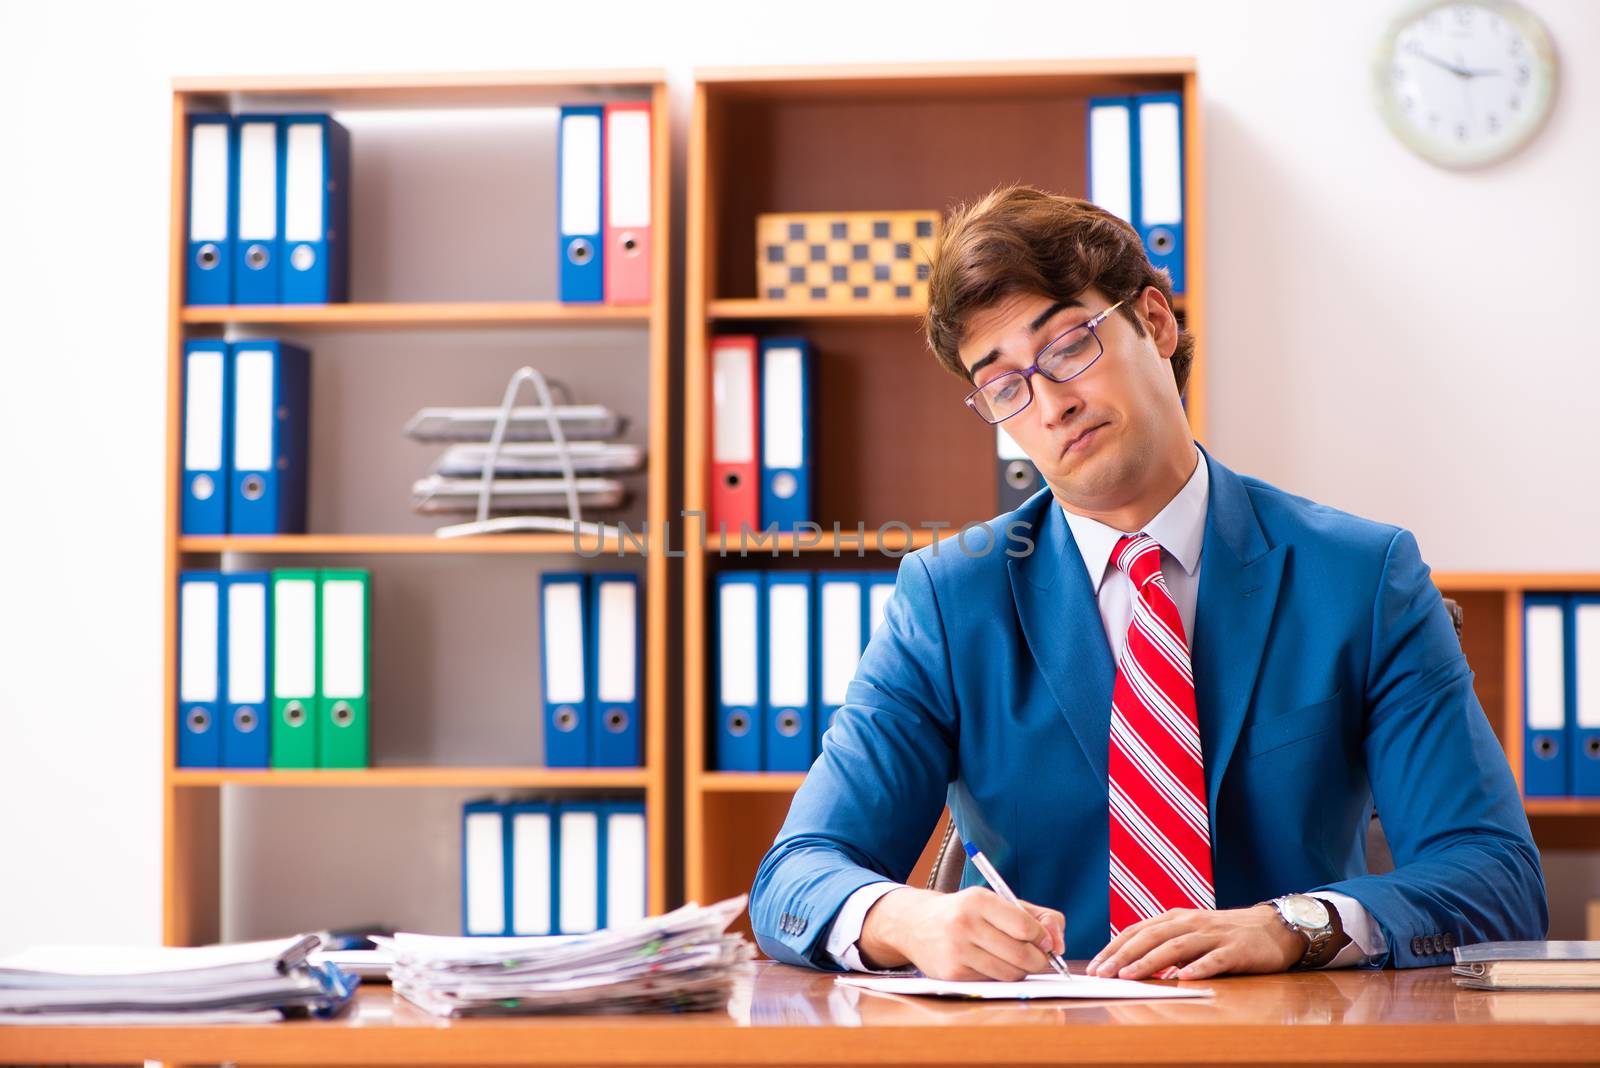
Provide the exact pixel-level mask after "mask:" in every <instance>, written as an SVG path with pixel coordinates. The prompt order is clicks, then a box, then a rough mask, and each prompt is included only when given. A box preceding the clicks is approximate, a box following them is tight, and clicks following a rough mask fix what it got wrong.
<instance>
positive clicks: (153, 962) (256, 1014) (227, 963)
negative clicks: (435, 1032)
mask: <svg viewBox="0 0 1600 1068" xmlns="http://www.w3.org/2000/svg"><path fill="white" fill-rule="evenodd" d="M317 944H318V939H317V937H316V936H315V935H303V936H300V937H298V938H287V939H279V940H276V941H270V942H245V943H239V944H236V945H221V946H197V947H193V948H188V947H177V948H174V947H167V948H155V949H141V948H129V947H108V946H67V947H43V948H38V949H30V950H24V951H23V952H21V953H18V954H16V955H14V956H11V957H6V958H4V959H0V1023H46V1024H57V1025H60V1024H78V1023H113V1022H127V1021H135V1022H148V1023H156V1022H169V1021H181V1022H186V1023H200V1022H215V1021H233V1020H239V1021H246V1020H248V1021H257V1020H278V1019H283V1018H284V1017H286V1016H305V1015H315V1016H323V1017H326V1016H333V1015H336V1014H337V1013H339V1012H340V1010H342V1009H343V1008H344V1007H345V1006H346V1005H348V1004H349V1003H350V997H351V994H352V993H353V992H354V990H355V988H356V984H357V983H358V982H359V980H357V979H356V978H355V977H354V976H351V975H347V974H345V973H344V972H342V971H340V970H339V969H338V968H337V967H334V966H333V965H329V964H324V965H320V966H319V965H313V964H312V963H311V962H310V961H309V960H308V957H309V955H310V953H311V951H312V950H314V949H316V948H317Z"/></svg>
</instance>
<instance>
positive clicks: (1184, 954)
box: [1088, 905, 1306, 979]
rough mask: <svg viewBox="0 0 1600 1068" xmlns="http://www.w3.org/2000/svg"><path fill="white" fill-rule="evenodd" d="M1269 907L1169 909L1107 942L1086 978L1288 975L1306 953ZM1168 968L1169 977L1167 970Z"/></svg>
mask: <svg viewBox="0 0 1600 1068" xmlns="http://www.w3.org/2000/svg"><path fill="white" fill-rule="evenodd" d="M1305 950H1306V939H1305V936H1304V935H1301V934H1297V933H1296V932H1294V931H1291V930H1290V929H1289V927H1288V925H1287V924H1285V923H1284V922H1283V920H1282V919H1280V918H1279V917H1278V910H1277V909H1275V908H1273V907H1272V906H1271V905H1252V906H1251V907H1250V908H1247V909H1223V910H1220V911H1218V910H1215V909H1168V910H1167V911H1166V912H1163V913H1162V914H1161V915H1159V916H1152V917H1150V919H1148V920H1140V921H1139V922H1138V923H1136V924H1133V925H1132V926H1131V927H1127V928H1125V929H1123V931H1122V933H1121V934H1119V935H1117V937H1115V938H1113V939H1112V940H1111V941H1110V942H1108V943H1106V948H1104V949H1102V950H1101V951H1100V952H1099V953H1096V954H1095V956H1094V959H1093V960H1091V961H1090V962H1089V969H1088V970H1089V974H1090V975H1097V976H1104V977H1114V978H1117V979H1145V978H1148V977H1150V976H1152V975H1157V974H1158V973H1163V972H1167V973H1168V974H1165V975H1161V976H1160V977H1161V978H1169V977H1171V978H1178V979H1205V978H1207V977H1209V976H1213V975H1223V974H1226V973H1228V972H1241V973H1244V972H1283V971H1288V970H1289V968H1291V967H1292V966H1293V965H1294V964H1296V963H1297V962H1298V961H1299V960H1300V957H1301V956H1302V955H1303V954H1304V953H1305ZM1169 969H1170V972H1169V971H1168V970H1169Z"/></svg>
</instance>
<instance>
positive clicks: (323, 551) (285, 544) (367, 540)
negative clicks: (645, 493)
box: [178, 534, 640, 559]
mask: <svg viewBox="0 0 1600 1068" xmlns="http://www.w3.org/2000/svg"><path fill="white" fill-rule="evenodd" d="M580 545H581V549H580ZM620 548H621V550H622V552H623V554H624V555H632V556H638V555H640V554H639V552H638V551H637V549H636V548H635V547H634V546H633V545H632V544H631V543H629V542H627V541H623V542H622V543H621V544H620ZM618 549H619V544H618V541H617V539H615V538H607V539H606V540H605V541H604V542H602V543H599V544H598V545H597V543H596V542H595V541H594V540H592V539H590V538H589V537H588V536H585V539H584V540H583V541H582V542H581V543H574V541H573V539H572V536H571V535H570V534H505V535H494V534H483V535H476V536H473V537H465V538H438V537H434V536H433V535H432V534H282V535H273V536H261V537H255V536H249V535H240V536H236V537H215V538H212V537H185V538H180V539H179V541H178V551H179V552H182V553H196V554H199V553H259V554H263V555H275V554H283V555H296V554H319V555H335V554H363V555H365V554H384V553H396V554H445V555H450V554H454V555H469V554H493V553H527V554H552V555H563V554H565V555H578V554H579V553H580V551H581V553H583V554H586V555H589V556H595V555H599V556H602V557H604V558H606V559H612V558H615V557H616V556H617V552H618ZM597 550H598V553H597Z"/></svg>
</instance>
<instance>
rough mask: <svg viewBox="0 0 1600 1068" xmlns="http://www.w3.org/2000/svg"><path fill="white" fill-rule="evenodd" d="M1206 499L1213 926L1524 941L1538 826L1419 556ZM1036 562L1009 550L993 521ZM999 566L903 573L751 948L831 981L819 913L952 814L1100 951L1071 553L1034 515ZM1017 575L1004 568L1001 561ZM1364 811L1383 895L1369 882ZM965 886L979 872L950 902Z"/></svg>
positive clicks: (1097, 642) (767, 864) (754, 903)
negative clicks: (1315, 902) (1365, 922)
mask: <svg viewBox="0 0 1600 1068" xmlns="http://www.w3.org/2000/svg"><path fill="white" fill-rule="evenodd" d="M1206 456H1207V460H1208V461H1209V466H1210V479H1211V492H1210V501H1209V507H1208V510H1207V514H1206V522H1205V540H1204V545H1203V549H1202V553H1201V562H1200V589H1199V600H1198V604H1197V607H1196V613H1195V628H1194V629H1195V633H1194V635H1193V650H1192V660H1193V667H1194V678H1195V699H1196V704H1197V706H1198V710H1199V716H1200V738H1201V747H1202V751H1203V755H1204V762H1205V779H1206V792H1207V802H1208V809H1209V814H1210V820H1211V843H1212V859H1213V872H1214V880H1215V885H1216V895H1217V907H1218V908H1239V907H1244V906H1248V905H1253V904H1255V903H1257V902H1260V901H1263V900H1265V899H1267V898H1270V897H1274V896H1276V895H1278V894H1285V893H1292V892H1308V891H1314V890H1334V891H1338V892H1340V893H1344V894H1348V895H1349V896H1351V897H1353V898H1355V899H1356V900H1357V901H1359V902H1361V904H1362V905H1364V906H1365V907H1366V908H1367V910H1368V911H1369V912H1370V913H1371V914H1372V916H1373V918H1374V919H1375V921H1376V922H1377V923H1378V925H1379V926H1380V928H1381V929H1382V931H1383V933H1384V935H1385V936H1386V938H1387V940H1388V946H1389V952H1388V955H1387V957H1386V958H1385V959H1384V961H1383V962H1382V963H1392V964H1394V965H1397V966H1401V967H1405V966H1416V965H1430V964H1442V963H1447V962H1448V961H1449V960H1450V959H1451V958H1450V954H1449V952H1448V950H1447V949H1446V948H1445V946H1446V942H1447V939H1446V937H1445V936H1446V934H1449V935H1452V936H1453V938H1451V939H1449V940H1448V941H1450V942H1453V943H1456V944H1466V943H1469V942H1477V941H1482V940H1486V939H1523V938H1542V937H1543V935H1544V931H1545V927H1546V924H1547V921H1548V912H1547V904H1546V899H1545V889H1544V878H1543V875H1542V874H1541V871H1540V867H1539V855H1538V851H1537V850H1536V849H1535V847H1534V844H1533V838H1532V835H1531V834H1530V833H1529V830H1528V820H1527V816H1526V815H1525V813H1524V811H1523V808H1522V802H1521V799H1520V797H1519V796H1518V793H1517V788H1516V784H1515V782H1514V781H1513V779H1512V777H1511V772H1510V769H1509V767H1508V766H1507V764H1506V758H1505V753H1504V751H1503V750H1502V749H1501V747H1500V745H1499V743H1498V742H1497V741H1496V740H1495V735H1494V732H1493V731H1492V730H1491V729H1490V726H1489V723H1488V721H1487V720H1486V719H1485V717H1484V714H1483V709H1482V708H1481V707H1480V706H1479V704H1478V700H1477V698H1476V697H1475V696H1474V694H1473V691H1472V672H1471V670H1470V669H1469V668H1468V666H1467V662H1466V658H1465V656H1463V655H1462V652H1461V645H1460V643H1459V642H1458V641H1457V639H1456V636H1455V632H1454V629H1453V627H1452V626H1451V622H1450V619H1449V616H1448V613H1446V611H1445V609H1444V607H1443V605H1442V604H1441V598H1440V595H1439V592H1438V590H1437V589H1435V587H1434V586H1433V583H1432V582H1431V581H1430V579H1429V577H1428V576H1429V571H1428V567H1427V565H1425V564H1424V563H1423V562H1422V558H1421V556H1420V555H1419V554H1418V551H1417V544H1416V540H1415V538H1413V537H1412V536H1411V534H1410V533H1408V532H1407V531H1405V530H1401V529H1399V528H1397V527H1393V526H1386V525H1382V524H1379V523H1374V522H1371V521H1369V520H1365V519H1360V518H1357V517H1355V516H1351V515H1349V514H1347V513H1344V512H1340V511H1337V510H1335V509H1332V508H1327V507H1324V506H1322V505H1319V504H1315V503H1313V502H1311V501H1308V500H1306V499H1304V498H1302V497H1295V496H1292V495H1290V494H1288V493H1285V492H1284V491H1282V490H1280V489H1277V488H1276V487H1274V486H1271V485H1268V484H1267V483H1264V482H1261V481H1259V480H1256V479H1252V478H1245V477H1241V476H1239V475H1236V474H1234V473H1233V472H1232V471H1229V470H1228V469H1227V468H1226V467H1224V466H1223V465H1221V464H1220V463H1218V462H1217V461H1216V460H1215V459H1214V458H1212V457H1211V454H1210V453H1209V452H1208V453H1207V454H1206ZM1017 523H1021V524H1026V526H1025V527H1012V529H1014V530H1017V531H1020V532H1021V535H1020V536H1025V537H1027V538H1029V539H1031V540H1032V542H1033V550H1032V552H1031V553H1026V554H1025V555H1023V553H1024V550H1025V549H1026V546H1025V545H1024V544H1022V543H1021V542H1020V541H1019V540H1017V539H1016V538H1012V539H1009V540H1008V538H1007V537H1006V534H1005V533H1004V532H1005V530H1006V528H1007V525H1008V524H1017ZM991 526H992V527H993V528H994V529H995V530H996V548H995V549H994V551H992V552H989V553H987V554H984V555H977V550H978V549H979V548H981V546H980V545H979V544H978V543H979V541H980V539H979V538H978V537H977V536H976V535H971V536H969V538H968V541H967V544H968V546H969V547H970V550H971V551H972V552H973V554H974V555H970V556H969V555H967V554H965V553H963V552H962V551H960V550H959V549H958V548H957V547H956V546H954V545H953V544H951V543H946V544H944V545H942V546H935V547H930V548H927V549H923V550H920V551H918V552H916V553H913V554H912V555H910V556H908V557H907V558H906V559H905V561H904V562H903V563H902V564H901V566H900V574H899V579H898V581H897V583H896V586H895V594H894V597H893V598H892V600H891V601H890V603H889V607H888V611H887V617H886V620H885V624H884V625H883V626H881V627H880V628H879V629H878V631H877V633H876V634H874V636H873V638H872V641H871V643H870V645H869V646H868V648H867V651H866V654H865V655H864V656H863V658H862V660H861V665H860V668H859V670H858V672H857V674H856V677H855V680H854V681H853V682H851V684H850V688H849V691H848V695H847V700H848V703H847V704H846V705H845V707H844V708H843V709H842V710H841V711H840V712H839V714H838V716H837V718H836V719H835V721H834V725H833V727H832V728H831V729H830V730H829V731H828V733H827V736H826V737H825V739H824V742H823V747H822V755H821V756H820V757H819V758H818V759H817V761H816V763H815V764H814V765H813V766H812V768H811V772H810V774H809V775H807V777H806V780H805V782H804V784H803V785H802V786H801V787H800V790H799V792H798V793H796V795H795V798H794V804H793V806H792V807H791V808H790V810H789V816H788V819H787V820H786V821H785V823H784V825H783V829H782V830H781V831H780V832H779V834H778V837H777V839H776V841H775V842H774V844H773V846H772V848H771V849H770V850H768V852H767V855H766V857H765V858H764V859H763V860H762V862H761V867H760V869H759V871H758V872H757V874H756V879H755V886H754V888H753V889H752V891H751V895H750V915H751V919H752V924H753V927H754V930H755V935H756V940H757V942H758V943H759V944H760V946H761V948H762V949H763V950H764V951H765V952H766V953H767V955H769V956H771V957H773V958H775V959H777V960H781V961H787V962H789V963H793V964H807V965H812V966H815V967H821V968H833V967H836V965H834V964H833V963H832V961H831V959H830V958H829V957H828V955H827V952H826V949H825V947H826V943H827V934H828V930H829V928H830V927H831V926H832V923H833V919H834V916H835V915H836V914H837V913H838V910H839V908H840V906H841V905H843V904H844V901H845V899H846V898H847V897H849V896H850V894H851V893H852V892H853V891H855V890H856V889H857V888H858V887H861V886H863V885H865V884H867V883H871V882H875V881H878V880H881V879H884V878H886V877H887V878H891V879H895V880H904V879H905V878H906V877H907V876H908V874H909V873H910V871H911V868H912V865H913V864H915V862H916V860H917V857H918V855H919V854H920V853H921V851H922V848H923V846H924V845H925V844H926V843H927V841H928V838H929V836H930V834H931V833H932V831H933V828H934V824H935V821H936V820H937V819H938V818H939V814H940V811H941V808H942V806H944V805H945V804H948V805H949V807H950V810H951V812H952V813H953V815H954V818H955V821H956V826H957V829H958V830H959V832H960V834H961V837H962V839H963V840H965V841H968V842H973V843H975V844H976V845H977V846H978V848H980V849H982V850H983V851H984V852H985V853H987V854H988V856H989V858H990V859H991V860H992V861H993V862H994V864H995V866H996V867H997V868H998V869H999V871H1000V874H1001V875H1002V876H1003V877H1004V878H1005V880H1006V881H1007V882H1008V883H1009V884H1010V885H1011V887H1012V889H1013V890H1015V891H1016V892H1017V894H1018V895H1019V896H1021V897H1023V898H1024V899H1026V900H1029V901H1033V902H1036V903H1038V904H1042V905H1049V906H1052V907H1054V908H1057V909H1060V910H1061V912H1062V913H1064V914H1065V916H1066V921H1067V924H1066V956H1067V957H1069V958H1087V957H1090V956H1093V955H1094V953H1095V952H1097V951H1098V950H1099V949H1100V948H1101V947H1102V946H1104V945H1105V943H1106V941H1107V938H1108V932H1109V927H1110V921H1109V906H1108V903H1107V864H1108V859H1107V858H1108V844H1107V843H1108V834H1109V831H1108V815H1107V810H1106V804H1107V801H1106V797H1107V791H1106V761H1107V755H1108V747H1109V743H1108V737H1109V732H1110V714H1111V711H1110V710H1111V686H1112V681H1113V679H1114V678H1115V671H1116V668H1115V665H1114V664H1113V662H1112V659H1111V652H1110V649H1109V647H1108V645H1107V643H1106V637H1105V631H1104V629H1103V627H1102V624H1101V621H1100V615H1099V609H1098V606H1097V604H1096V601H1095V599H1094V594H1093V592H1092V590H1091V589H1090V586H1089V579H1088V575H1087V572H1086V570H1085V568H1084V566H1083V560H1082V557H1081V556H1080V555H1079V553H1078V548H1077V543H1076V541H1075V540H1074V539H1073V537H1072V534H1071V531H1070V529H1069V527H1068V526H1067V522H1066V520H1065V518H1064V517H1063V516H1062V514H1061V510H1060V508H1059V507H1058V506H1057V505H1056V503H1055V501H1054V499H1053V498H1052V497H1051V495H1050V493H1049V492H1048V491H1045V492H1041V493H1040V494H1038V495H1036V496H1034V497H1033V498H1032V499H1031V500H1029V501H1028V502H1027V503H1025V504H1024V505H1023V506H1022V507H1021V508H1019V509H1018V510H1017V511H1015V512H1012V513H1010V514H1009V515H1005V516H1001V517H999V518H998V519H996V520H994V521H993V522H992V524H991ZM1008 550H1009V554H1008ZM1374 799H1376V805H1377V809H1378V811H1379V812H1380V813H1381V814H1382V816H1381V818H1382V821H1383V828H1384V831H1385V833H1386V835H1387V836H1388V840H1389V843H1390V847H1391V850H1392V851H1393V853H1394V860H1395V866H1396V867H1395V870H1394V871H1393V872H1390V873H1387V874H1384V875H1370V874H1367V867H1366V839H1367V824H1368V820H1369V818H1370V814H1371V812H1372V810H1373V805H1374ZM975 882H981V878H980V877H978V876H977V874H976V873H975V871H974V870H973V868H972V865H971V863H970V862H969V863H968V865H967V870H966V871H965V872H964V873H963V879H962V884H963V885H968V884H970V883H975Z"/></svg>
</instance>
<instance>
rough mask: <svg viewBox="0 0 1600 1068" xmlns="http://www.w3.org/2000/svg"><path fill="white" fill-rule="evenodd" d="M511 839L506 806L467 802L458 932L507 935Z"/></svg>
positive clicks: (462, 851) (462, 838)
mask: <svg viewBox="0 0 1600 1068" xmlns="http://www.w3.org/2000/svg"><path fill="white" fill-rule="evenodd" d="M510 854H511V836H510V833H509V829H508V827H507V813H506V809H505V806H503V805H499V804H496V803H495V802H493V801H470V802H468V803H467V804H465V805H463V806H462V811H461V933H462V934H463V935H489V936H496V935H508V934H510V933H511V924H510V916H509V914H508V913H509V910H508V908H507V905H508V902H509V901H510V878H511V857H510Z"/></svg>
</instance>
